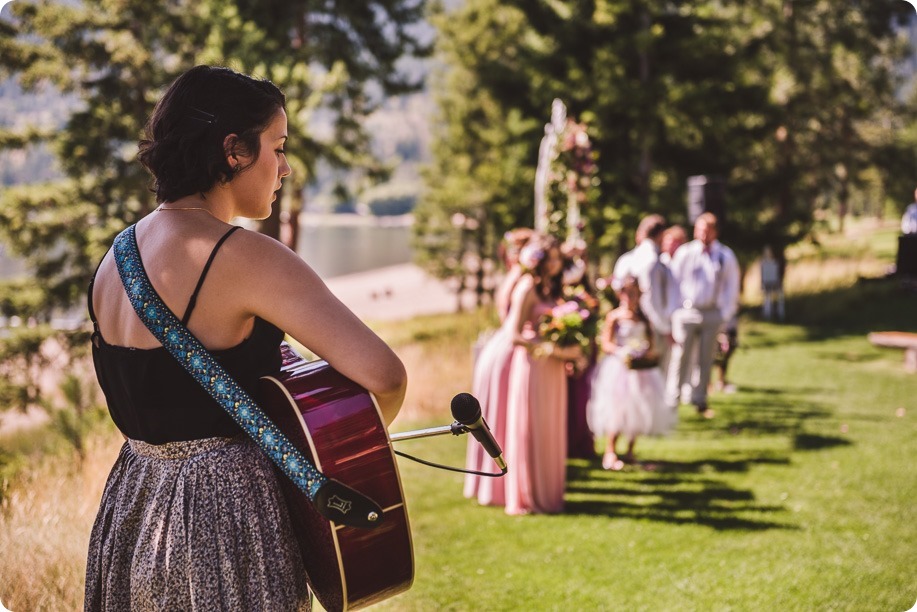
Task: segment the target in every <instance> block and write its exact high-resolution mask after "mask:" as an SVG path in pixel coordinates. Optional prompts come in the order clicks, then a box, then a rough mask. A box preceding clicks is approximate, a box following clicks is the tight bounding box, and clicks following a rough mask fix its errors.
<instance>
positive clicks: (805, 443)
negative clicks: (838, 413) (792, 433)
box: [793, 433, 852, 451]
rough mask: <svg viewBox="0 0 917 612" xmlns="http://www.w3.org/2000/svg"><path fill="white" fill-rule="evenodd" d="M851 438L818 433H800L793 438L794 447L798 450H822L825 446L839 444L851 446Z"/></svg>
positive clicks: (833, 446)
mask: <svg viewBox="0 0 917 612" xmlns="http://www.w3.org/2000/svg"><path fill="white" fill-rule="evenodd" d="M851 444H852V443H851V442H850V440H847V439H845V438H841V437H838V436H821V435H817V434H808V433H799V434H796V438H795V439H794V440H793V448H795V449H796V450H802V451H809V450H822V449H823V448H835V447H838V446H850V445H851Z"/></svg>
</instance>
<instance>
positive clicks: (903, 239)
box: [895, 234, 917, 279]
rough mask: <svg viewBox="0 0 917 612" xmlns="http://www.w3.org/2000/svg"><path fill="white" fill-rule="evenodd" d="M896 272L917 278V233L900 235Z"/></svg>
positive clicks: (899, 274)
mask: <svg viewBox="0 0 917 612" xmlns="http://www.w3.org/2000/svg"><path fill="white" fill-rule="evenodd" d="M895 272H896V273H897V274H898V276H910V277H913V278H914V279H917V234H901V235H899V236H898V257H897V259H896V260H895Z"/></svg>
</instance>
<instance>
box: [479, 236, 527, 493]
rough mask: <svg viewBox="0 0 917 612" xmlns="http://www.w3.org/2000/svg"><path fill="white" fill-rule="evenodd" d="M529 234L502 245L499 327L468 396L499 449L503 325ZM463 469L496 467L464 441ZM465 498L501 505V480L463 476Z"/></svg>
mask: <svg viewBox="0 0 917 612" xmlns="http://www.w3.org/2000/svg"><path fill="white" fill-rule="evenodd" d="M531 235H532V230H530V229H528V228H518V229H515V230H513V231H510V232H507V233H506V236H505V237H504V239H505V244H504V249H505V251H504V263H505V265H506V269H507V273H506V277H505V278H504V279H503V281H502V283H501V284H500V286H499V287H498V288H497V291H496V294H495V296H494V301H495V302H496V306H497V314H498V315H499V317H500V321H501V322H502V323H503V325H501V326H500V329H498V330H497V331H496V332H495V333H494V335H492V336H491V337H490V339H489V340H488V341H487V343H486V344H485V345H484V347H483V348H482V349H481V352H480V354H479V355H478V357H477V359H476V360H475V364H474V374H473V377H472V385H471V393H472V395H474V396H475V397H476V398H477V399H478V401H479V402H481V416H482V417H483V418H484V421H485V422H486V423H487V425H488V426H489V427H490V431H491V433H492V434H493V436H494V439H495V440H496V441H497V444H499V445H500V448H504V447H505V444H506V440H505V432H506V396H507V391H508V388H509V365H510V358H511V357H512V355H513V348H514V346H515V345H514V344H513V332H512V330H511V329H509V328H508V327H507V326H506V324H505V322H506V315H507V313H508V312H509V305H510V300H511V296H512V292H513V289H514V288H515V286H516V282H517V281H518V280H519V278H520V277H521V276H522V274H523V270H522V267H521V266H520V265H519V252H520V249H522V247H523V246H525V243H526V242H527V241H528V239H529V237H530V236H531ZM465 468H466V469H469V470H475V471H478V472H496V471H498V470H497V468H496V465H495V464H494V462H493V460H492V459H491V458H490V456H489V455H488V454H487V453H485V452H484V449H483V447H482V446H481V445H480V444H479V443H478V442H477V440H475V439H474V438H473V437H471V436H469V437H468V452H467V455H466V459H465ZM464 494H465V497H467V498H477V500H478V503H480V504H481V505H485V506H502V505H504V504H505V499H506V498H505V495H504V478H488V477H482V476H476V475H474V474H467V475H466V476H465V489H464Z"/></svg>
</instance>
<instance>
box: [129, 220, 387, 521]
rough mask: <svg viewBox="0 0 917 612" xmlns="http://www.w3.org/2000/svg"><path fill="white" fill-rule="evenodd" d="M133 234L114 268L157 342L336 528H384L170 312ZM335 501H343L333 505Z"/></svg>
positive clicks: (366, 503)
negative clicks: (294, 443) (347, 508)
mask: <svg viewBox="0 0 917 612" xmlns="http://www.w3.org/2000/svg"><path fill="white" fill-rule="evenodd" d="M134 228H135V226H133V225H131V226H130V227H128V228H127V229H125V230H124V231H123V232H121V233H120V234H118V236H117V237H116V238H115V242H114V256H115V262H116V263H117V266H118V274H119V276H120V277H121V282H122V283H123V284H124V289H125V291H126V292H127V296H128V299H129V300H130V303H131V306H133V307H134V311H135V312H136V313H137V316H138V317H140V320H141V321H143V324H144V325H146V326H147V328H148V329H149V330H150V332H151V333H152V334H153V336H154V337H155V338H156V339H157V340H158V341H159V342H160V343H162V346H163V347H164V348H165V349H166V350H167V351H168V352H169V354H170V355H172V357H174V358H175V359H176V361H178V363H179V364H181V366H182V367H183V368H184V369H185V370H186V371H187V372H188V373H189V374H190V375H191V376H192V377H193V378H194V380H196V381H197V382H198V383H199V384H200V385H201V386H202V387H203V388H204V390H205V391H207V393H208V394H209V395H210V396H211V397H212V398H213V399H214V401H216V403H217V404H219V405H220V407H221V408H223V409H224V410H225V411H226V412H227V413H228V414H229V416H231V417H232V419H233V420H234V421H235V422H236V423H238V424H239V426H240V427H241V428H242V429H243V430H244V431H245V432H246V433H247V434H248V435H249V436H251V438H252V439H253V440H254V441H255V443H256V444H257V445H258V446H259V447H260V448H261V450H262V451H264V453H265V454H267V456H268V457H270V458H271V460H272V461H273V462H274V463H276V464H277V466H278V467H279V468H280V470H281V471H282V472H283V473H284V474H286V475H287V476H288V477H289V478H290V480H291V481H292V482H293V483H294V484H295V485H296V486H297V487H298V488H299V489H300V490H302V492H303V493H305V494H306V497H308V498H309V501H311V502H312V503H313V504H314V505H315V508H316V510H318V512H319V513H321V514H322V515H323V516H325V517H326V518H328V519H329V520H332V521H334V522H337V523H341V524H344V525H351V526H355V527H376V526H377V525H379V524H381V523H382V511H381V509H380V508H379V506H378V505H377V504H376V503H375V502H373V501H372V500H371V499H369V498H367V497H365V496H364V495H362V494H361V493H358V492H357V491H354V490H353V489H351V488H350V487H348V486H346V485H344V484H343V483H340V482H338V481H336V480H332V479H329V478H327V477H326V476H325V475H324V474H322V473H321V472H319V471H318V470H317V469H316V467H315V465H314V464H313V463H312V462H311V461H310V460H309V459H308V458H307V457H306V456H305V455H303V453H302V452H301V451H300V450H299V449H297V448H296V447H295V446H294V445H293V443H292V442H291V441H290V439H289V438H287V436H286V435H285V434H284V433H283V432H282V431H281V430H280V429H279V428H278V427H277V426H276V425H275V424H274V423H273V422H272V421H271V420H270V419H269V418H268V416H267V415H266V414H265V413H264V412H263V411H262V410H261V408H260V407H259V406H258V405H257V404H256V403H255V401H254V400H253V399H252V397H251V396H250V395H249V394H248V393H247V392H246V391H245V390H244V389H242V387H240V386H239V385H238V383H236V381H235V379H233V377H232V376H231V375H230V374H229V373H228V372H227V371H226V370H225V369H224V368H223V366H222V365H220V363H219V362H218V361H217V360H216V359H215V358H214V357H213V355H211V354H210V352H209V351H208V350H207V349H206V348H204V345H203V344H201V342H200V341H199V340H198V339H197V338H195V337H194V335H193V334H192V333H191V332H190V331H188V329H187V328H186V327H185V326H184V325H182V323H181V321H180V320H179V319H178V317H177V316H175V314H174V313H173V312H172V311H171V310H169V308H168V307H167V306H166V305H165V303H164V302H163V301H162V298H160V297H159V294H158V293H156V290H155V289H154V288H153V285H152V284H151V283H150V279H149V278H148V277H147V275H146V270H144V267H143V262H142V261H141V260H140V250H139V249H138V248H137V237H136V234H135V229H134ZM333 497H337V498H338V499H337V500H334V501H331V498H333ZM329 501H331V503H330V504H329V503H328V502H329ZM340 501H350V502H351V504H350V505H349V508H350V511H348V512H347V513H346V514H345V513H342V512H341V511H340V510H339V508H341V507H348V505H347V504H341V503H340Z"/></svg>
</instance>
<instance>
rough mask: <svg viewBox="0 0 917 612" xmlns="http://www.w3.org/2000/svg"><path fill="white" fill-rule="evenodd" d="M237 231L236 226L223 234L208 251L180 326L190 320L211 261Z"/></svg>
mask: <svg viewBox="0 0 917 612" xmlns="http://www.w3.org/2000/svg"><path fill="white" fill-rule="evenodd" d="M238 229H242V228H241V227H240V226H238V225H236V226H234V227H233V228H232V229H230V230H229V231H228V232H226V233H225V234H223V236H222V237H221V238H220V239H219V240H217V243H216V244H215V245H214V247H213V250H212V251H210V258H209V259H207V263H206V264H204V269H203V271H202V272H201V277H200V278H199V279H198V280H197V287H195V288H194V293H192V294H191V299H190V300H188V308H186V309H185V315H184V316H183V317H182V318H181V322H182V325H185V326H187V325H188V321H189V320H190V319H191V312H192V311H193V310H194V307H195V305H197V294H198V293H200V291H201V287H203V286H204V279H205V278H206V277H207V272H208V271H210V265H211V264H212V263H213V259H214V258H215V257H216V256H217V251H219V250H220V247H221V246H223V243H224V242H226V239H227V238H229V236H230V235H231V234H232V233H233V232H234V231H236V230H238Z"/></svg>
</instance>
